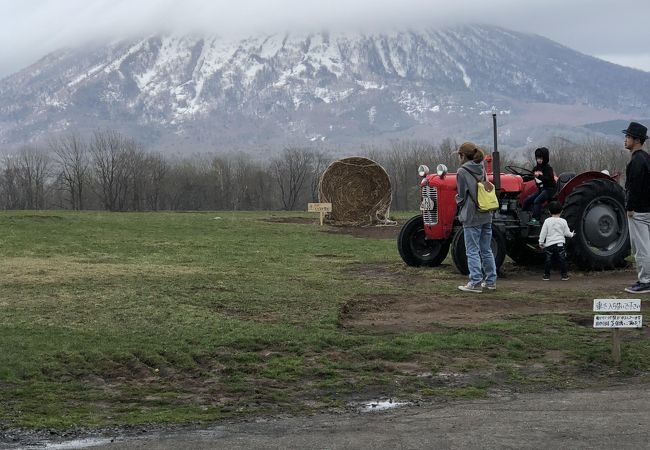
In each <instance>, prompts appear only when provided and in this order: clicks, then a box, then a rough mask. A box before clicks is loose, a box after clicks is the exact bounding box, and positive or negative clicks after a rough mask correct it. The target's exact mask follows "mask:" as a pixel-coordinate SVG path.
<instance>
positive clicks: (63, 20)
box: [0, 0, 650, 78]
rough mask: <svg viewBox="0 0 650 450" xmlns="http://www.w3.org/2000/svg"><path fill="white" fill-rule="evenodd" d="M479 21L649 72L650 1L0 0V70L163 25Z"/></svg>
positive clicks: (247, 28) (238, 28) (258, 27)
mask: <svg viewBox="0 0 650 450" xmlns="http://www.w3.org/2000/svg"><path fill="white" fill-rule="evenodd" d="M476 22H479V23H486V24H494V25H500V26H503V27H506V28H510V29H513V30H517V31H524V32H531V33H535V34H539V35H542V36H545V37H547V38H549V39H552V40H554V41H556V42H558V43H560V44H562V45H565V46H567V47H570V48H573V49H575V50H578V51H580V52H582V53H586V54H589V55H593V56H596V57H599V58H603V59H606V60H608V61H612V62H615V63H617V64H623V65H626V66H630V67H636V68H639V69H642V70H646V71H650V25H649V24H650V0H617V1H613V0H0V78H2V77H4V76H6V75H9V74H11V73H13V72H16V71H18V70H20V69H22V68H24V67H26V66H28V65H30V64H31V63H33V62H35V61H36V60H38V59H39V58H40V57H42V56H44V55H45V54H47V53H48V52H50V51H52V50H55V49H57V48H60V47H64V46H75V45H81V44H84V43H86V42H89V41H91V40H95V39H105V38H120V37H123V36H128V35H137V34H143V33H152V32H156V31H160V30H163V31H164V30H168V31H176V32H180V33H183V32H190V31H199V32H205V31H207V32H215V33H219V34H223V35H228V34H232V33H238V34H242V33H243V34H246V33H251V32H268V31H284V30H292V29H296V28H298V29H301V30H313V31H319V30H321V29H323V28H329V29H337V28H343V29H345V28H354V27H356V26H360V25H362V26H364V27H375V28H376V29H378V30H380V31H381V30H384V29H389V28H394V27H407V26H413V27H416V26H420V25H432V26H438V25H446V24H457V23H476Z"/></svg>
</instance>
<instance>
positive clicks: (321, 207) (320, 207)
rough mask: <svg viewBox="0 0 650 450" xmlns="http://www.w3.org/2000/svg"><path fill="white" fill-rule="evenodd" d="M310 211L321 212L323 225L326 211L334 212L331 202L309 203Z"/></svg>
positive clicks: (308, 208) (308, 209)
mask: <svg viewBox="0 0 650 450" xmlns="http://www.w3.org/2000/svg"><path fill="white" fill-rule="evenodd" d="M307 211H308V212H317V213H320V224H321V226H323V218H324V217H325V213H328V212H332V204H331V203H307Z"/></svg>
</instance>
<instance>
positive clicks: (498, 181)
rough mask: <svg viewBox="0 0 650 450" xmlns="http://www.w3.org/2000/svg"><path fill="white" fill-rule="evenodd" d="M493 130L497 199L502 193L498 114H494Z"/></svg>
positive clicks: (493, 165) (493, 172)
mask: <svg viewBox="0 0 650 450" xmlns="http://www.w3.org/2000/svg"><path fill="white" fill-rule="evenodd" d="M492 129H493V130H494V152H493V153H492V177H493V179H492V183H493V184H494V187H495V188H496V191H497V197H499V194H500V193H501V159H500V157H499V147H497V114H496V113H492Z"/></svg>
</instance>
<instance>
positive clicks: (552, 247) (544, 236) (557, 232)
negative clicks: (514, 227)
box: [539, 201, 575, 281]
mask: <svg viewBox="0 0 650 450" xmlns="http://www.w3.org/2000/svg"><path fill="white" fill-rule="evenodd" d="M548 210H549V212H550V213H551V217H549V218H547V219H546V220H545V221H544V225H542V230H541V231H540V233H539V246H540V247H541V248H543V249H544V252H545V253H546V260H545V261H544V278H542V279H543V280H544V281H548V280H550V279H551V265H552V263H553V258H554V257H556V256H557V258H558V259H559V261H560V274H561V275H562V281H567V280H568V279H569V274H568V272H567V262H566V250H565V244H566V239H565V238H568V237H573V236H574V234H575V233H574V232H573V231H571V230H569V224H568V223H567V222H566V220H565V219H563V218H561V217H560V214H561V213H562V205H561V204H560V202H558V201H552V202H551V203H549V205H548Z"/></svg>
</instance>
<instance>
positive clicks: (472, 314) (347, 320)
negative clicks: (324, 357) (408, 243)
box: [323, 221, 650, 334]
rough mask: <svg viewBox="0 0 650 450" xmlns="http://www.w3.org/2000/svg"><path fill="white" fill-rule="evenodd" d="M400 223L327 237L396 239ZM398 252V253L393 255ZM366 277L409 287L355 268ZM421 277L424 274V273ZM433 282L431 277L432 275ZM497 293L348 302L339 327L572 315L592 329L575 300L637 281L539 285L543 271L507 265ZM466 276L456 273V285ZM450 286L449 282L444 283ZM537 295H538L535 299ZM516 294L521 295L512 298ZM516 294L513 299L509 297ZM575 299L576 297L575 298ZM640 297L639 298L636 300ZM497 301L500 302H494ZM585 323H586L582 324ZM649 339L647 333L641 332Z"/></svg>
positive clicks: (574, 275)
mask: <svg viewBox="0 0 650 450" xmlns="http://www.w3.org/2000/svg"><path fill="white" fill-rule="evenodd" d="M402 223H403V221H401V222H398V223H397V225H395V226H369V227H346V226H342V227H334V226H326V227H325V229H324V230H323V231H324V232H327V233H336V234H349V235H352V236H355V237H359V238H371V239H373V238H374V239H394V240H396V239H397V235H398V234H399V230H400V227H401V225H402ZM396 251H397V250H396ZM441 269H443V270H445V271H446V272H451V273H453V272H454V271H455V269H454V268H452V267H448V266H446V265H442V266H441ZM353 270H354V271H355V272H357V273H361V274H363V275H364V276H365V277H366V278H382V279H391V278H393V279H394V280H395V282H396V283H399V282H402V283H403V282H408V280H407V279H406V278H407V277H405V276H404V275H403V274H399V273H396V272H395V271H394V268H393V267H391V266H389V265H381V264H377V265H372V266H368V265H364V266H363V267H357V268H355V269H353ZM422 270H423V271H424V272H425V273H426V271H427V269H422ZM430 273H431V283H432V286H433V285H434V284H435V281H436V280H435V273H434V271H431V272H430ZM499 275H500V276H499V280H498V282H497V290H496V291H485V292H484V293H482V294H467V296H466V297H467V300H468V301H467V302H466V303H463V302H459V301H458V297H457V296H454V297H451V296H444V295H436V294H435V290H434V289H432V292H431V293H430V294H423V295H422V296H421V297H419V298H413V296H410V295H409V296H398V295H382V294H377V295H373V296H372V297H370V296H369V297H361V298H355V299H352V300H350V301H349V302H347V303H346V304H345V305H344V306H343V308H342V311H341V316H340V319H341V325H342V326H345V327H363V328H372V329H374V330H376V331H378V332H382V331H383V332H396V333H398V332H401V331H435V329H436V327H438V326H439V324H441V323H442V324H452V325H460V324H473V323H482V322H489V321H494V320H496V319H507V318H512V317H517V316H527V315H533V314H548V313H560V314H571V313H575V314H576V317H575V321H576V322H577V323H579V324H581V325H584V326H592V322H591V318H588V319H585V318H584V313H585V312H589V311H591V310H592V306H593V305H592V300H591V299H584V298H577V297H581V296H580V295H579V294H580V293H581V292H583V291H584V290H586V289H589V290H590V291H605V292H607V293H608V294H609V296H611V298H619V297H620V298H626V297H630V294H627V293H626V292H624V291H623V289H624V288H625V287H626V286H629V285H631V284H632V283H634V282H635V281H636V272H635V270H634V268H633V267H628V268H625V269H620V270H614V271H607V272H584V271H577V270H576V271H572V272H571V279H570V280H568V281H560V279H559V278H560V277H559V274H557V273H552V278H553V277H554V279H552V280H551V281H542V279H541V278H542V269H541V267H532V268H521V267H519V266H517V265H515V264H513V263H512V262H510V261H509V260H507V261H506V262H505V263H504V265H503V266H502V268H501V270H500V274H499ZM465 281H466V279H465V277H464V276H463V275H461V274H458V282H459V284H464V282H465ZM446 282H447V283H448V281H446ZM499 291H503V292H508V293H509V297H510V298H508V299H504V298H499V297H500V296H499ZM536 292H538V293H539V294H541V295H536ZM517 293H520V294H521V295H520V296H517V295H516V294H517ZM513 294H515V298H513ZM576 294H578V295H576ZM637 297H638V296H637ZM495 300H498V301H495ZM583 322H584V323H583ZM644 330H645V332H646V333H648V334H650V329H648V328H647V327H646V328H644Z"/></svg>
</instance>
